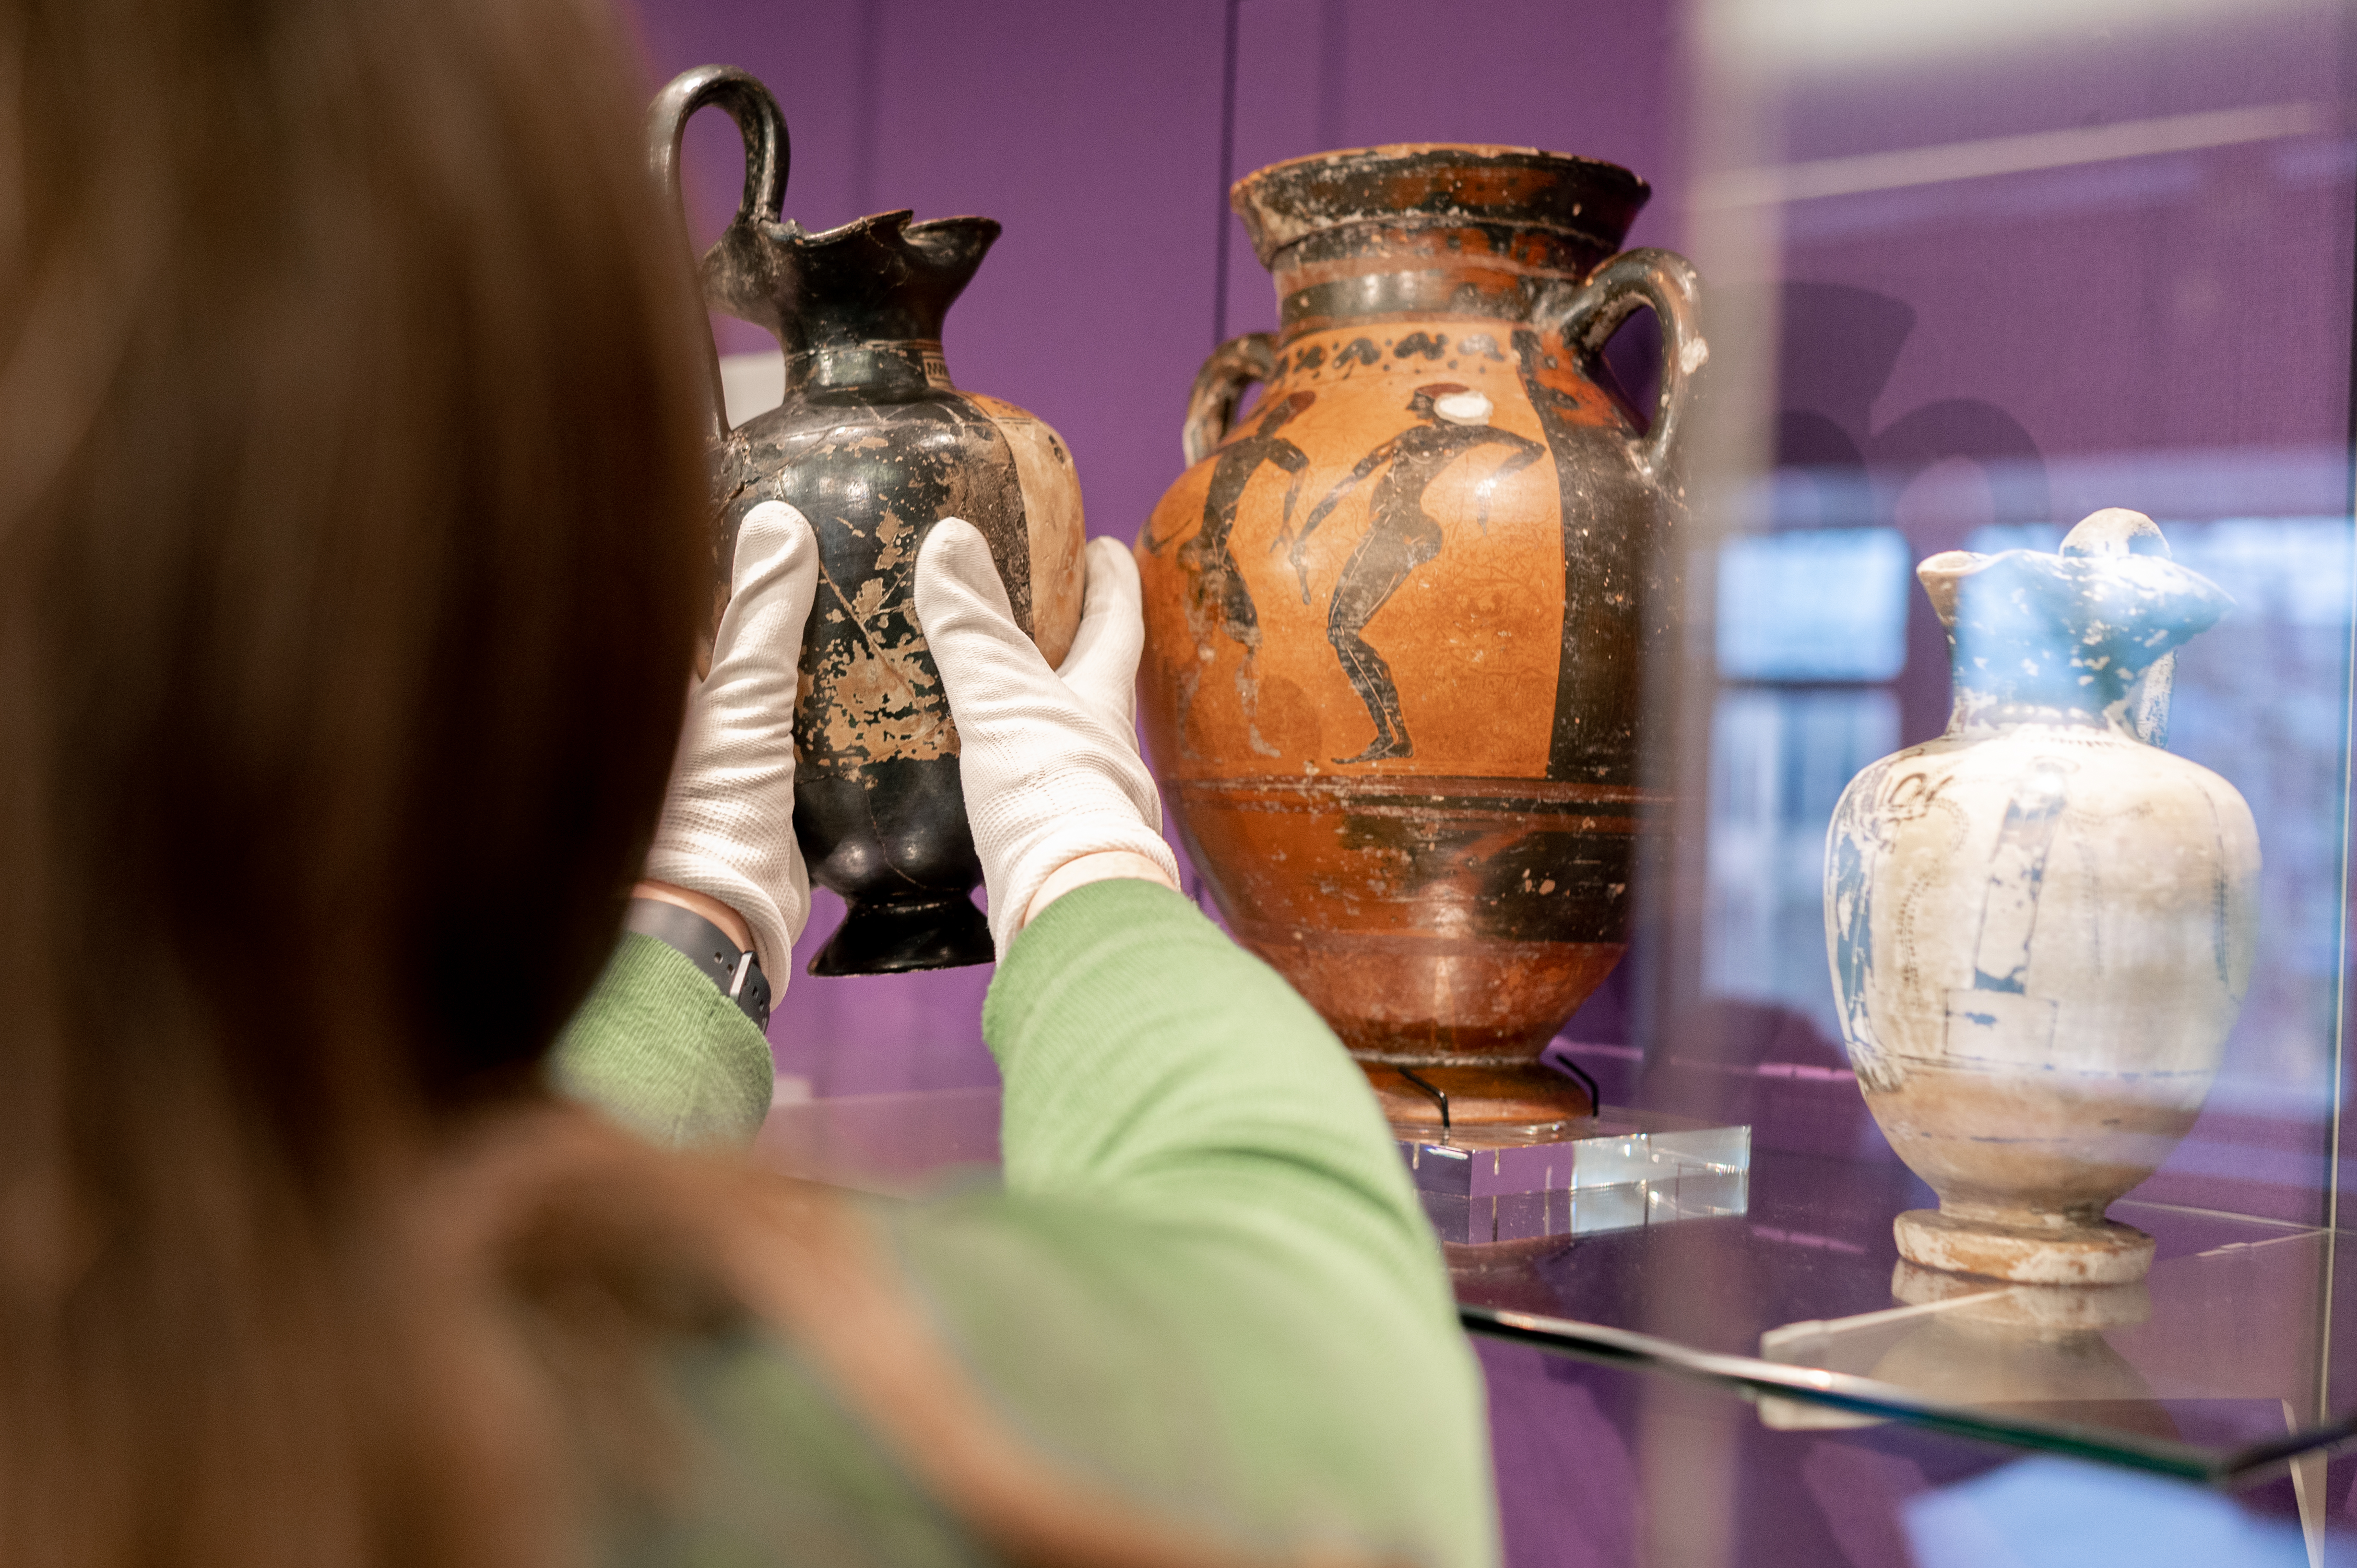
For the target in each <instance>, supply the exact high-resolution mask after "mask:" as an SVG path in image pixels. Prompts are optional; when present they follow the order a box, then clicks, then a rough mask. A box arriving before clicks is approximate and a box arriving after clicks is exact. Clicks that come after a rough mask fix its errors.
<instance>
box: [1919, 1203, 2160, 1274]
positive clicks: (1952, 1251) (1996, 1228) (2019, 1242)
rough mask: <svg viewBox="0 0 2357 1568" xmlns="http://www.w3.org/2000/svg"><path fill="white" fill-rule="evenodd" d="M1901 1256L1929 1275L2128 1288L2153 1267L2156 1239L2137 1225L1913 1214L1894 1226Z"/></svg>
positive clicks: (1929, 1211)
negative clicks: (1941, 1271)
mask: <svg viewBox="0 0 2357 1568" xmlns="http://www.w3.org/2000/svg"><path fill="white" fill-rule="evenodd" d="M1891 1230H1892V1231H1893V1232H1894V1233H1895V1234H1896V1235H1897V1237H1898V1240H1899V1255H1900V1257H1902V1258H1904V1259H1906V1260H1907V1261H1908V1262H1910V1263H1919V1264H1921V1266H1923V1267H1924V1268H1927V1269H1945V1270H1947V1271H1948V1272H1949V1273H1959V1274H1984V1275H1986V1276H1987V1277H1989V1278H1991V1279H1999V1280H2014V1281H2018V1282H2019V1283H2023V1284H2040V1285H2124V1284H2132V1283H2135V1282H2136V1281H2137V1280H2140V1279H2142V1278H2144V1276H2145V1273H2146V1271H2147V1270H2148V1269H2150V1268H2151V1267H2152V1238H2151V1237H2149V1236H2147V1235H2146V1234H2145V1233H2144V1232H2143V1231H2141V1230H2137V1229H2136V1227H2135V1226H2133V1225H2122V1224H2119V1223H2117V1222H2116V1221H2114V1220H2110V1219H2098V1220H2096V1221H2095V1222H2094V1223H2093V1224H2090V1225H2069V1226H2044V1225H2003V1224H1999V1223H1997V1222H1996V1221H1994V1220H1981V1219H1956V1218H1954V1217H1953V1216H1951V1215H1947V1214H1943V1213H1940V1212H1939V1211H1938V1210H1936V1209H1930V1208H1910V1209H1909V1210H1908V1211H1907V1212H1906V1213H1904V1214H1902V1215H1900V1217H1899V1219H1898V1220H1897V1222H1896V1223H1894V1224H1893V1225H1892V1227H1891Z"/></svg>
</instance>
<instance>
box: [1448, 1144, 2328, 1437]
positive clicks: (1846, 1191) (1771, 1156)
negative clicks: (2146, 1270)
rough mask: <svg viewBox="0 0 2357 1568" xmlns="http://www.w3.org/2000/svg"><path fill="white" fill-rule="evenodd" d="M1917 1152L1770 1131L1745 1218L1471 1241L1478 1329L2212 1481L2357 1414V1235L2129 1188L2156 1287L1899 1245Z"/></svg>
mask: <svg viewBox="0 0 2357 1568" xmlns="http://www.w3.org/2000/svg"><path fill="white" fill-rule="evenodd" d="M1926 1196H1927V1195H1926V1194H1925V1193H1924V1192H1923V1189H1922V1188H1921V1187H1920V1186H1918V1185H1917V1184H1916V1183H1915V1182H1914V1180H1913V1178H1911V1177H1910V1176H1908V1174H1907V1173H1906V1171H1905V1170H1904V1169H1903V1168H1901V1167H1900V1166H1897V1165H1886V1164H1880V1163H1873V1162H1867V1161H1859V1160H1847V1159H1833V1158H1825V1157H1821V1156H1811V1155H1793V1154H1788V1153H1781V1152H1776V1151H1769V1150H1763V1151H1760V1153H1758V1154H1756V1155H1754V1157H1753V1160H1752V1164H1751V1171H1750V1180H1749V1198H1750V1202H1749V1211H1748V1212H1747V1213H1745V1214H1743V1215H1741V1216H1739V1217H1730V1218H1727V1219H1702V1220H1698V1221H1696V1222H1695V1223H1692V1224H1686V1225H1680V1226H1676V1227H1667V1228H1660V1229H1652V1230H1641V1231H1632V1232H1627V1233H1620V1234H1612V1235H1598V1236H1592V1237H1578V1238H1574V1239H1571V1240H1569V1241H1568V1243H1567V1244H1565V1243H1561V1242H1559V1243H1557V1244H1555V1245H1553V1246H1550V1247H1544V1248H1538V1247H1530V1248H1520V1249H1507V1248H1496V1247H1490V1248H1451V1249H1450V1250H1449V1251H1450V1262H1451V1268H1452V1273H1453V1274H1454V1276H1455V1280H1456V1284H1457V1292H1458V1303H1459V1305H1460V1307H1461V1309H1462V1311H1463V1315H1464V1318H1465V1323H1466V1326H1467V1327H1468V1328H1469V1329H1470V1330H1472V1331H1473V1332H1475V1333H1480V1334H1489V1335H1493V1336H1496V1337H1502V1338H1507V1339H1512V1340H1516V1341H1519V1342H1522V1343H1525V1344H1530V1345H1535V1346H1539V1347H1542V1348H1547V1349H1550V1350H1555V1351H1558V1352H1561V1353H1564V1354H1567V1355H1572V1356H1577V1357H1580V1358H1583V1359H1589V1360H1596V1361H1605V1362H1614V1363H1620V1364H1623V1365H1633V1366H1639V1367H1644V1368H1649V1369H1654V1370H1657V1371H1662V1372H1667V1373H1672V1374H1676V1375H1681V1376H1684V1377H1687V1378H1692V1379H1697V1380H1702V1381H1705V1382H1707V1383H1713V1384H1717V1385H1718V1386H1721V1387H1724V1388H1727V1389H1728V1390H1730V1391H1734V1392H1737V1393H1739V1394H1741V1395H1743V1396H1744V1397H1746V1398H1749V1399H1752V1400H1754V1401H1756V1402H1758V1405H1759V1411H1760V1420H1761V1421H1762V1423H1765V1424H1767V1425H1769V1426H1772V1427H1778V1428H1785V1429H1790V1428H1796V1427H1799V1428H1804V1427H1812V1426H1814V1427H1824V1426H1837V1425H1838V1426H1856V1425H1868V1424H1873V1423H1878V1422H1900V1423H1910V1424H1914V1425H1921V1426H1929V1427H1933V1428H1936V1429H1939V1430H1943V1431H1946V1432H1951V1433H1955V1434H1963V1435H1966V1436H1971V1437H1978V1438H1984V1439H1986V1440H1989V1441H1992V1442H1996V1443H2002V1444H2010V1445H2013V1446H2018V1447H2024V1448H2036V1449H2045V1450H2051V1451H2055V1452H2060V1453H2066V1454H2071V1455H2078V1456H2081V1457H2083V1458H2090V1459H2096V1460H2101V1461H2105V1462H2108V1463H2112V1464H2116V1465H2123V1466H2131V1467H2134V1468H2137V1469H2144V1470H2150V1471H2157V1472H2160V1473H2163V1474H2168V1475H2174V1476H2180V1477H2189V1478H2192V1479H2197V1480H2203V1481H2209V1482H2214V1483H2232V1482H2235V1481H2239V1480H2244V1479H2246V1478H2255V1477H2259V1476H2261V1475H2264V1474H2266V1473H2267V1472H2269V1471H2271V1470H2273V1469H2275V1468H2276V1467H2279V1466H2282V1465H2283V1464H2284V1463H2285V1462H2286V1461H2287V1460H2290V1459H2292V1458H2294V1457H2295V1456H2297V1455H2303V1454H2309V1453H2315V1452H2318V1451H2320V1450H2322V1449H2324V1448H2327V1447H2329V1446H2331V1445H2334V1444H2340V1443H2341V1442H2343V1441H2345V1440H2347V1439H2349V1438H2350V1437H2352V1435H2357V1387H2352V1386H2351V1383H2350V1380H2349V1377H2348V1374H2347V1372H2346V1371H2345V1369H2346V1367H2347V1366H2348V1364H2349V1361H2350V1352H2351V1351H2352V1349H2357V1346H2351V1345H2349V1344H2346V1343H2344V1341H2346V1340H2347V1339H2349V1337H2350V1334H2349V1330H2348V1327H2347V1325H2348V1323H2349V1320H2350V1312H2349V1310H2348V1309H2347V1308H2346V1307H2343V1306H2341V1303H2340V1298H2341V1295H2343V1294H2346V1293H2347V1292H2348V1290H2349V1288H2350V1287H2349V1285H2348V1284H2347V1283H2345V1282H2343V1281H2341V1279H2339V1277H2338V1276H2337V1272H2336V1262H2337V1256H2336V1254H2337V1251H2338V1239H2339V1236H2340V1234H2341V1232H2335V1231H2331V1230H2322V1229H2319V1228H2316V1227H2312V1226H2300V1225H2293V1224H2287V1223H2283V1222H2279V1221H2272V1220H2265V1219H2249V1218H2245V1217H2243V1216H2240V1215H2230V1214H2221V1213H2214V1212H2210V1211H2205V1210H2200V1209H2190V1208H2174V1207H2170V1206H2168V1205H2163V1204H2154V1203H2141V1202H2133V1201H2131V1202H2122V1203H2117V1204H2115V1205H2113V1207H2112V1211H2111V1212H2112V1216H2113V1218H2114V1219H2120V1220H2123V1221H2126V1223H2129V1224H2133V1225H2136V1226H2137V1227H2139V1228H2141V1229H2143V1230H2147V1231H2149V1232H2151V1233H2152V1235H2153V1236H2154V1238H2155V1239H2156V1240H2157V1241H2158V1261H2157V1262H2155V1264H2154V1266H2153V1269H2152V1273H2151V1274H2150V1276H2149V1277H2148V1278H2147V1281H2146V1282H2145V1283H2143V1284H2141V1285H2134V1286H2115V1287H2109V1288H2104V1289H2088V1288H2079V1289H2072V1288H2067V1287H2057V1286H2045V1287H2029V1286H2007V1285H2006V1284H2004V1283H2000V1282H1997V1281H1993V1280H1980V1279H1974V1278H1970V1277H1967V1276H1963V1275H1953V1274H1939V1273H1932V1272H1929V1271H1924V1270H1919V1269H1916V1268H1915V1267H1914V1266H1913V1265H1911V1264H1907V1263H1903V1262H1900V1259H1899V1256H1898V1251H1897V1248H1896V1246H1895V1245H1894V1243H1893V1241H1892V1240H1891V1231H1890V1221H1891V1218H1892V1216H1894V1215H1895V1214H1897V1213H1898V1212H1899V1211H1900V1210H1901V1209H1902V1208H1914V1207H1921V1205H1922V1204H1923V1203H1924V1202H1925V1201H1926Z"/></svg>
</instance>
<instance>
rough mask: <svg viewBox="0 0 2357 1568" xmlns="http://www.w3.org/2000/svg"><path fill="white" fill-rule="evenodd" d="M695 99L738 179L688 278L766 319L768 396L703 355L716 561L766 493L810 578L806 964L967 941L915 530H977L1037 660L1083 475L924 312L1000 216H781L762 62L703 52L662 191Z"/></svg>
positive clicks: (984, 937)
mask: <svg viewBox="0 0 2357 1568" xmlns="http://www.w3.org/2000/svg"><path fill="white" fill-rule="evenodd" d="M708 104H716V105H718V106H720V107H721V108H723V109H725V110H726V111H727V113H729V115H730V116H731V117H732V118H733V119H734V120H735V121H736V122H737V126H738V128H739V129H740V130H741V131H742V132H743V134H744V138H745V149H746V173H745V197H744V200H743V203H742V205H741V206H740V207H739V209H738V210H737V216H736V219H735V220H733V221H732V222H731V223H730V224H729V226H728V228H727V230H726V231H725V232H724V233H723V234H722V235H721V236H720V239H719V240H718V242H716V243H715V244H714V245H713V247H712V249H711V250H710V251H709V252H706V253H705V256H704V258H703V263H702V276H703V282H704V291H705V298H706V299H707V300H708V301H710V303H711V304H712V305H714V306H716V307H717V308H719V309H722V310H726V311H727V312H728V313H729V314H731V315H733V316H737V317H741V318H743V319H745V320H747V321H750V322H753V323H754V324H756V325H757V326H759V327H762V328H767V329H768V330H769V331H770V332H771V333H772V334H774V335H775V336H776V338H777V339H778V344H779V347H780V349H783V350H784V352H785V370H786V377H785V380H786V390H785V401H784V402H783V403H781V404H780V406H779V407H777V408H775V409H773V410H771V411H770V413H764V414H761V415H759V416H758V417H757V418H754V419H750V420H748V421H747V422H746V423H745V424H742V425H739V426H737V427H736V428H734V429H731V428H729V426H728V424H727V419H726V413H723V412H721V409H722V404H721V402H720V393H719V361H718V359H717V356H715V358H714V360H713V392H712V399H713V408H714V410H715V413H714V424H713V429H712V435H711V439H712V464H713V481H714V495H715V499H716V509H717V519H716V529H715V532H714V541H715V552H716V561H715V569H716V581H717V582H718V584H719V585H720V586H719V590H718V591H719V592H721V593H723V594H725V593H726V583H727V578H728V572H727V566H728V562H729V559H730V556H731V555H732V554H733V553H734V546H735V540H736V532H737V524H738V523H739V521H741V520H742V519H743V517H744V515H745V513H746V512H747V511H748V510H751V509H752V508H753V507H755V506H757V505H759V504H760V503H761V502H763V501H768V500H781V501H785V502H788V503H790V504H791V505H792V506H794V507H795V508H797V509H798V510H800V511H801V512H802V515H803V516H804V517H806V518H808V519H809V520H810V522H811V526H812V528H813V530H814V531H815V532H816V533H817V536H818V543H819V552H820V582H819V592H818V599H817V602H816V604H815V606H814V607H813V609H812V612H811V619H810V628H809V631H808V633H807V635H806V636H805V638H804V640H803V644H802V656H801V690H800V693H799V695H798V697H797V699H796V702H795V707H794V742H795V757H796V768H795V785H794V832H795V835H796V837H797V838H798V839H799V840H800V841H801V843H802V854H803V856H804V858H805V859H806V860H807V861H808V862H809V863H810V869H811V875H812V877H813V880H815V881H816V882H818V883H819V884H820V885H822V886H826V887H830V888H833V889H834V891H835V892H837V893H839V894H841V895H842V896H843V898H844V901H845V904H846V906H847V907H848V909H847V913H846V914H845V918H844V921H843V924H842V925H841V927H839V928H838V929H836V931H835V933H834V936H833V937H832V938H831V939H830V940H828V942H827V944H826V946H825V947H824V948H823V949H822V950H820V952H819V954H818V956H817V957H816V958H814V959H813V960H812V961H811V964H810V971H811V972H812V973H813V974H879V973H888V972H897V971H901V970H915V969H942V968H948V967H951V966H953V965H958V964H969V963H984V962H987V961H989V960H990V958H991V956H992V949H991V940H990V929H989V927H988V925H987V924H986V922H985V920H984V919H983V918H982V915H981V912H980V911H979V910H977V909H976V908H974V902H973V898H972V893H973V889H974V885H975V884H976V883H977V882H979V881H980V880H981V878H982V868H981V865H980V863H979V862H978V861H977V860H976V859H975V856H974V835H973V833H972V832H971V830H970V829H969V828H968V826H967V824H966V817H965V804H964V800H963V795H962V794H961V793H960V789H959V780H958V737H957V728H956V725H954V724H952V722H951V718H950V712H949V704H948V703H947V701H946V700H945V698H944V696H943V694H942V683H941V675H940V671H938V670H937V669H936V668H935V667H934V664H933V657H932V653H931V650H929V649H928V648H927V647H926V644H925V639H924V636H923V634H922V633H921V632H920V630H919V629H918V627H917V620H916V612H915V604H914V599H913V590H914V579H913V573H914V570H915V566H916V558H917V547H918V545H919V543H920V542H921V541H922V540H923V538H924V536H925V533H926V531H927V530H929V529H930V528H931V526H932V525H933V523H934V522H935V521H939V520H940V519H942V518H944V517H959V518H963V519H964V520H965V521H968V522H970V523H972V524H974V527H975V528H977V529H979V530H980V531H981V532H982V534H983V536H984V538H985V539H986V540H988V541H989V543H990V550H991V555H992V558H993V559H994V560H995V561H996V564H997V566H998V570H999V575H1000V576H1001V577H1002V578H1003V579H1004V580H1005V582H1006V591H1007V598H1008V600H1009V601H1010V602H1011V603H1012V605H1013V606H1014V609H1015V616H1016V619H1017V621H1018V622H1019V623H1020V624H1021V625H1022V628H1023V629H1024V630H1025V631H1026V632H1027V633H1028V634H1029V635H1030V637H1031V638H1032V639H1033V640H1034V641H1035V642H1036V643H1038V644H1039V650H1040V651H1041V652H1042V653H1043V654H1044V655H1045V656H1046V657H1047V659H1048V660H1049V663H1051V664H1053V663H1058V662H1060V661H1061V660H1062V659H1063V656H1064V653H1065V651H1066V650H1068V649H1069V648H1070V647H1071V639H1072V634H1073V632H1074V631H1075V630H1076V629H1077V628H1078V627H1079V624H1080V610H1081V582H1082V569H1083V568H1082V544H1083V542H1084V541H1083V535H1082V518H1081V493H1080V481H1079V479H1078V478H1077V476H1076V475H1075V474H1074V472H1073V469H1072V463H1071V456H1070V454H1069V453H1068V451H1067V450H1066V448H1065V446H1064V444H1063V441H1062V440H1061V438H1060V437H1059V436H1058V435H1056V433H1055V431H1053V430H1052V429H1050V428H1049V426H1048V425H1047V424H1044V423H1042V422H1041V421H1039V420H1038V419H1035V418H1033V417H1032V416H1031V415H1030V414H1028V413H1025V412H1024V411H1023V410H1021V409H1019V408H1017V407H1015V406H1014V405H1013V404H1011V403H1004V402H1001V401H1000V400H998V399H996V398H989V397H981V396H976V395H974V394H972V393H969V392H961V391H959V390H958V389H957V388H956V387H955V386H954V385H952V383H951V381H950V377H949V371H948V368H947V366H946V365H945V364H944V362H943V360H942V343H941V338H942V318H943V317H945V316H946V315H947V314H948V311H949V307H950V306H951V304H952V302H954V301H955V300H956V298H957V296H958V295H959V294H960V293H961V292H962V291H963V289H964V287H965V285H966V284H967V283H968V282H969V281H970V280H971V279H972V278H973V276H974V271H975V269H976V268H978V267H979V266H980V265H981V264H982V258H983V256H984V254H985V252H988V250H989V249H990V245H991V242H993V241H994V240H996V238H997V237H998V232H999V226H998V224H997V222H996V220H992V219H988V218H944V219H937V220H931V221H928V222H923V223H916V222H911V221H910V217H911V214H909V212H907V211H899V212H885V213H879V214H877V215H876V216H874V217H870V218H863V219H860V220H858V221H856V222H854V223H847V224H845V225H844V226H843V227H841V228H838V229H830V230H827V231H823V232H821V233H816V234H813V233H808V232H806V231H803V230H802V228H801V226H800V225H798V224H794V223H791V222H784V221H781V220H780V213H781V211H782V207H783V197H784V188H785V177H786V164H787V139H786V127H785V122H784V117H783V115H782V114H781V113H780V111H779V109H778V105H777V102H776V100H775V99H774V98H772V97H771V96H770V92H769V91H768V89H766V88H764V87H763V86H762V85H761V83H760V82H759V81H756V80H755V79H754V78H753V77H751V76H749V75H748V74H747V73H745V72H744V71H741V70H735V69H733V68H729V67H722V66H705V67H702V68H700V69H698V70H692V71H688V72H686V73H685V74H683V75H682V76H680V77H679V78H677V79H676V80H674V81H673V82H672V83H671V84H670V85H669V86H668V87H666V88H665V89H664V90H663V91H662V94H661V95H660V96H658V97H657V98H656V100H655V102H654V107H653V110H652V112H651V120H650V125H649V137H650V149H651V155H652V158H653V162H654V166H655V172H656V175H657V177H658V178H660V179H661V180H662V182H663V184H664V185H665V187H666V188H667V189H668V190H669V191H670V192H671V193H672V194H673V196H674V197H676V195H677V192H678V185H679V179H678V165H679V144H680V134H681V132H682V131H683V129H684V127H685V125H686V124H687V120H688V117H689V116H690V115H692V114H694V113H695V112H696V111H697V110H698V109H701V108H703V107H705V106H706V105H708Z"/></svg>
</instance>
